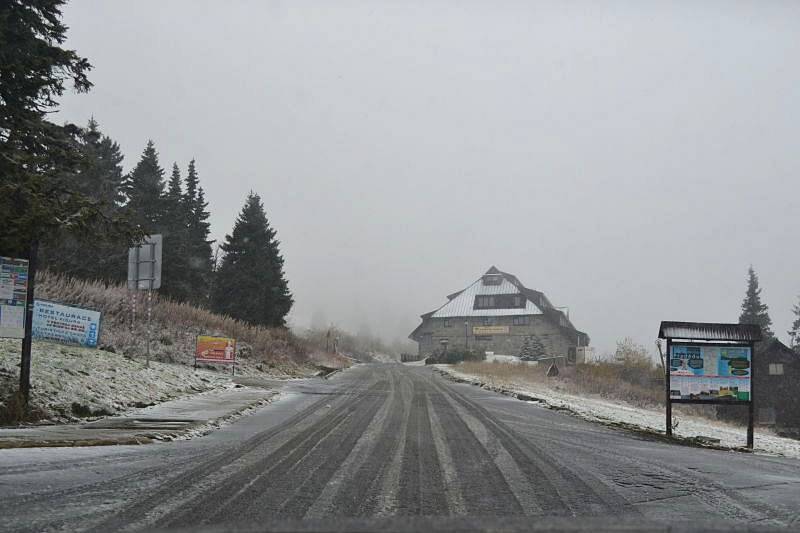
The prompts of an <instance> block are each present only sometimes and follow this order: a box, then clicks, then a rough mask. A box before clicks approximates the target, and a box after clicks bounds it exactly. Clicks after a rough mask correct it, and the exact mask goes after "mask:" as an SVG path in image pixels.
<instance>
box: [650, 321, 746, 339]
mask: <svg viewBox="0 0 800 533" xmlns="http://www.w3.org/2000/svg"><path fill="white" fill-rule="evenodd" d="M658 338H659V339H686V340H698V341H734V342H756V341H760V340H761V328H760V327H759V326H756V325H753V324H717V323H712V322H662V323H661V328H659V330H658Z"/></svg>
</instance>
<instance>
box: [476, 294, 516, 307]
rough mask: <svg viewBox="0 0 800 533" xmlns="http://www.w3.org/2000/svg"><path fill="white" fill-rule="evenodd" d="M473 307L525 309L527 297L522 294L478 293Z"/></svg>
mask: <svg viewBox="0 0 800 533" xmlns="http://www.w3.org/2000/svg"><path fill="white" fill-rule="evenodd" d="M472 308H473V309H524V308H525V298H523V297H522V295H520V294H493V295H478V296H476V297H475V305H473V307H472Z"/></svg>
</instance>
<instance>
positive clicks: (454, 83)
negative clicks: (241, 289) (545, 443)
mask: <svg viewBox="0 0 800 533" xmlns="http://www.w3.org/2000/svg"><path fill="white" fill-rule="evenodd" d="M65 22H66V23H67V25H68V26H69V27H70V31H69V34H68V35H69V39H68V42H67V45H68V46H70V47H72V48H75V49H77V50H78V51H79V53H80V54H82V55H84V56H86V57H88V58H89V59H90V61H91V62H92V63H93V65H94V66H95V68H94V71H93V72H92V74H91V79H92V81H93V82H94V83H95V87H94V89H93V90H92V91H91V92H90V93H89V94H85V95H73V94H70V95H68V96H66V97H65V98H64V99H63V100H62V111H61V113H60V114H59V115H58V117H57V119H60V120H70V121H76V122H80V123H84V122H85V121H86V119H88V117H89V116H90V115H94V116H95V118H96V119H97V120H98V121H99V122H100V126H101V128H102V129H103V130H104V132H106V133H107V134H109V135H111V136H112V137H113V138H114V139H116V140H117V141H118V142H119V143H120V144H121V146H122V148H123V150H124V153H125V156H126V160H125V167H126V170H127V169H129V168H130V167H131V166H132V165H134V164H135V162H136V160H137V159H138V157H139V155H140V153H141V151H142V149H143V148H144V145H145V142H146V140H147V139H148V138H152V139H153V140H154V141H155V143H156V146H157V148H158V150H159V152H160V154H161V161H162V164H163V165H164V167H166V168H169V167H170V166H171V165H172V162H173V161H178V163H179V164H180V165H181V167H182V168H184V169H185V166H186V164H187V162H188V161H189V159H191V158H193V157H194V158H196V159H197V165H198V169H199V172H200V178H201V181H202V185H203V186H204V187H205V189H206V190H207V192H208V199H209V202H210V208H211V211H212V218H211V222H212V228H213V234H214V237H215V238H218V239H222V238H223V237H224V235H225V233H226V232H229V231H230V228H231V226H232V224H233V221H234V219H235V217H236V215H237V213H238V211H239V210H240V208H241V205H242V203H243V201H244V197H245V195H246V194H247V192H248V191H249V190H250V189H252V190H254V191H256V192H258V193H260V194H261V195H262V198H263V200H264V203H265V206H266V209H267V215H268V217H269V218H270V221H271V222H272V224H273V225H274V227H275V228H276V230H277V231H278V236H279V238H280V239H281V241H282V250H283V252H284V255H285V258H286V272H287V275H288V278H289V281H290V285H291V289H292V290H293V292H294V295H295V299H296V304H295V308H294V310H293V312H292V321H293V323H294V324H296V325H297V326H304V325H306V324H308V322H309V320H310V317H311V314H312V313H313V312H314V311H315V310H318V311H323V312H324V313H325V315H326V316H327V318H328V319H329V320H335V321H336V322H338V323H339V324H341V325H343V326H346V327H349V328H352V329H356V328H359V327H362V325H363V324H364V323H366V324H368V325H369V326H370V327H371V328H372V330H373V331H375V332H380V333H382V334H383V335H385V336H386V337H387V338H390V339H391V338H393V337H405V335H407V334H408V333H409V332H410V331H411V330H412V329H413V328H414V327H415V326H416V325H417V323H418V322H419V315H420V314H421V313H423V312H427V311H430V310H432V309H434V308H436V307H438V306H439V305H441V304H442V303H444V301H445V295H446V294H448V293H450V292H453V291H456V290H459V289H461V288H463V287H465V286H466V285H467V284H469V283H470V282H471V281H473V280H474V279H476V278H477V277H479V276H480V274H482V273H483V272H484V271H485V270H486V269H487V268H489V266H491V265H492V264H495V265H497V266H498V267H499V268H500V269H501V270H505V271H508V272H511V273H513V274H516V275H517V276H518V277H519V278H520V280H521V281H522V282H523V283H525V284H526V285H527V286H528V287H530V288H534V289H538V290H541V291H543V292H545V294H547V295H548V297H549V298H550V299H551V300H552V301H553V302H554V304H555V305H565V306H569V309H570V313H571V317H572V319H573V322H574V323H575V324H576V326H577V327H578V328H579V329H582V330H584V331H586V332H587V333H589V335H590V336H591V337H592V340H593V342H592V344H593V345H595V346H596V347H597V348H599V349H600V350H611V349H612V348H613V346H614V343H615V341H616V340H617V339H619V338H622V337H624V336H632V337H634V338H635V339H636V340H637V341H639V342H641V343H643V344H646V345H647V346H648V347H650V348H652V342H653V340H654V338H655V336H656V334H657V328H658V324H659V321H660V320H662V319H667V320H705V321H736V320H737V319H738V313H739V306H740V303H741V299H742V297H743V295H744V290H745V276H746V271H747V267H748V265H749V264H750V263H752V264H753V265H754V266H755V268H756V271H757V272H758V274H759V276H760V278H761V284H762V287H763V293H762V296H763V298H764V301H765V302H766V303H767V304H768V305H769V306H770V311H771V315H772V318H773V322H774V329H775V330H776V331H777V333H778V334H779V336H780V337H781V338H782V339H783V340H787V335H786V331H787V329H788V328H789V326H790V322H791V313H790V309H791V306H792V304H794V303H796V302H797V296H798V294H800V268H798V265H800V207H799V206H798V201H799V200H800V179H799V176H800V151H799V150H798V142H800V98H798V90H799V88H800V69H798V68H797V58H798V57H800V3H799V2H734V1H720V2H699V1H691V2H667V1H662V2H641V1H630V2H594V1H593V2H520V3H512V2H488V1H487V2H461V1H455V0H454V1H450V2H445V1H439V2H428V1H426V2H410V1H408V2H388V1H386V2H334V1H319V2H305V1H301V0H291V1H286V2H266V1H252V2H243V1H242V2H235V1H232V2H199V1H195V0H187V1H176V0H170V1H149V2H148V1H142V0H136V1H127V2H123V1H114V2H90V1H78V0H75V1H73V2H72V3H71V4H70V5H69V6H68V7H67V9H66V11H65Z"/></svg>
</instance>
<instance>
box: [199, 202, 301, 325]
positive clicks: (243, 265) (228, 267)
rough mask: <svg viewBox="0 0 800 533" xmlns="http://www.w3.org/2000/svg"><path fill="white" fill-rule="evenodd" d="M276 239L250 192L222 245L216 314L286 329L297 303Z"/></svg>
mask: <svg viewBox="0 0 800 533" xmlns="http://www.w3.org/2000/svg"><path fill="white" fill-rule="evenodd" d="M275 235H276V234H275V230H273V229H272V228H271V227H270V225H269V222H268V220H267V216H266V213H265V212H264V207H263V205H262V204H261V198H260V197H259V196H258V195H257V194H255V193H253V192H251V193H250V194H249V195H248V196H247V200H246V201H245V205H244V207H243V208H242V212H241V213H240V214H239V217H238V218H237V219H236V223H235V225H234V227H233V232H232V233H231V234H230V235H226V236H225V243H224V244H223V245H222V250H223V251H224V252H225V256H224V257H223V259H222V264H221V265H220V267H219V270H218V272H217V273H216V279H215V283H214V290H213V293H212V308H213V309H214V310H215V311H216V312H218V313H223V314H226V315H228V316H231V317H233V318H237V319H240V320H244V321H246V322H249V323H251V324H258V325H265V326H285V324H286V315H287V314H288V312H289V310H290V309H291V307H292V304H293V303H294V300H293V299H292V295H291V293H290V292H289V287H288V283H287V281H286V278H285V276H284V272H283V257H282V256H281V254H280V250H279V245H280V242H279V241H278V240H277V239H276V238H275Z"/></svg>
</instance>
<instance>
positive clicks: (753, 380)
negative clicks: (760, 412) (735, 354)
mask: <svg viewBox="0 0 800 533" xmlns="http://www.w3.org/2000/svg"><path fill="white" fill-rule="evenodd" d="M755 370H756V345H755V343H754V342H753V343H750V403H748V404H747V415H748V416H747V447H748V448H750V449H751V450H752V449H753V440H754V438H753V422H754V420H753V419H754V418H755V417H754V416H753V415H754V414H755V395H754V394H753V392H754V389H755V385H756V378H755Z"/></svg>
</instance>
